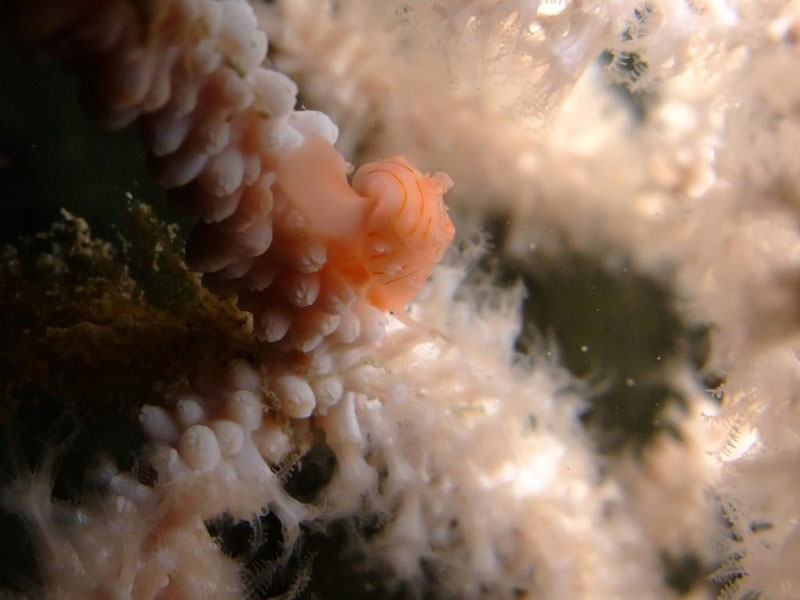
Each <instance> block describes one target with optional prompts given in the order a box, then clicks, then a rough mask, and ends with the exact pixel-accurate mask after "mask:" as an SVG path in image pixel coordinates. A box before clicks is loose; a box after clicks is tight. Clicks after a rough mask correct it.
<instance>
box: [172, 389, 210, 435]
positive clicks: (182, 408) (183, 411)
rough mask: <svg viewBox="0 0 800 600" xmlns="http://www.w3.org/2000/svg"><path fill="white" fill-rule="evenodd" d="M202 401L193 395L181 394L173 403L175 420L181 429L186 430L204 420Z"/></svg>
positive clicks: (204, 413)
mask: <svg viewBox="0 0 800 600" xmlns="http://www.w3.org/2000/svg"><path fill="white" fill-rule="evenodd" d="M205 416H206V411H205V409H204V408H203V399H202V398H201V397H200V396H197V395H195V394H183V395H181V396H180V398H179V399H178V401H177V402H176V403H175V420H176V421H177V422H178V425H180V427H181V429H188V428H189V427H191V426H192V425H197V424H198V423H200V422H201V421H202V420H203V419H205Z"/></svg>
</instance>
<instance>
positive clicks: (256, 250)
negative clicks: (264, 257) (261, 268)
mask: <svg viewBox="0 0 800 600" xmlns="http://www.w3.org/2000/svg"><path fill="white" fill-rule="evenodd" d="M232 236H233V237H234V239H235V240H236V244H237V246H238V247H239V249H240V251H241V253H242V256H245V257H255V256H260V255H261V254H263V253H264V252H266V251H267V248H269V246H270V244H272V221H271V220H270V219H264V220H262V221H257V222H255V223H253V225H252V226H251V227H249V228H247V229H245V230H243V231H240V232H237V233H235V234H232Z"/></svg>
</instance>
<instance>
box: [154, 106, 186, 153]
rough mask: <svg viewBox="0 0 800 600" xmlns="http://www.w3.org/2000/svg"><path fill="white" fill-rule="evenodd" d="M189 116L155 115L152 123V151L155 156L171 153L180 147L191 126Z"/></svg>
mask: <svg viewBox="0 0 800 600" xmlns="http://www.w3.org/2000/svg"><path fill="white" fill-rule="evenodd" d="M191 123H192V122H191V119H190V118H189V117H181V118H177V119H175V118H172V117H167V116H163V115H158V116H157V117H154V119H153V121H151V123H150V129H151V138H152V141H151V142H150V152H152V153H153V155H154V156H164V155H166V154H171V153H172V152H175V151H176V150H177V149H178V148H180V146H181V144H182V143H183V142H184V140H185V139H186V136H187V135H188V133H189V129H190V126H191Z"/></svg>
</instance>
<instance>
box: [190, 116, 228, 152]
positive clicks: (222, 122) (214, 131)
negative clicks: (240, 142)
mask: <svg viewBox="0 0 800 600" xmlns="http://www.w3.org/2000/svg"><path fill="white" fill-rule="evenodd" d="M206 108H207V110H206V111H205V112H203V111H201V110H198V111H196V112H195V113H194V117H195V118H194V120H193V122H192V131H191V133H190V134H189V136H188V138H187V142H186V143H187V145H189V146H191V147H193V148H196V149H198V150H201V151H202V152H205V153H206V154H208V155H209V156H211V155H215V154H218V153H220V152H222V151H223V150H224V149H225V147H226V146H228V144H229V143H230V141H231V124H230V121H229V116H230V114H229V110H228V107H227V106H221V107H215V106H213V105H211V104H210V103H209V104H207V105H206Z"/></svg>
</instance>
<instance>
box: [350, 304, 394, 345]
mask: <svg viewBox="0 0 800 600" xmlns="http://www.w3.org/2000/svg"><path fill="white" fill-rule="evenodd" d="M354 310H355V312H356V314H357V315H358V318H359V320H360V321H361V336H360V337H359V341H360V342H361V343H362V344H372V343H374V342H377V341H378V340H379V339H381V338H382V337H383V334H384V332H385V331H386V324H387V319H386V316H385V315H384V314H383V313H382V312H381V311H380V310H378V309H377V308H375V307H374V306H372V305H371V304H367V303H366V302H359V303H358V304H357V305H356V306H355V309H354Z"/></svg>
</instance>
